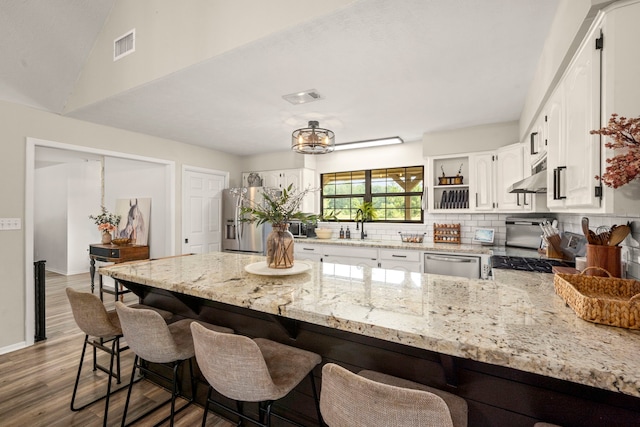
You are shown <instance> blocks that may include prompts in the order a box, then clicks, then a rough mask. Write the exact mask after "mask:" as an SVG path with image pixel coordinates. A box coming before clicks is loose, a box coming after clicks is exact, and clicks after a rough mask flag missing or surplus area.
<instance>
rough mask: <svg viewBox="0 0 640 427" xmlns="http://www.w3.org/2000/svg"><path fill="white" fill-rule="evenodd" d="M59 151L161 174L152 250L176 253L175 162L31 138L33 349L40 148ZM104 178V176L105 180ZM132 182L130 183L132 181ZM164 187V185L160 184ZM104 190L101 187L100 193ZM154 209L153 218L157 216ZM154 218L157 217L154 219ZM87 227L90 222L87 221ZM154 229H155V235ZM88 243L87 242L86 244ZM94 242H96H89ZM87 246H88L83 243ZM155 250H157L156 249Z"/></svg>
mask: <svg viewBox="0 0 640 427" xmlns="http://www.w3.org/2000/svg"><path fill="white" fill-rule="evenodd" d="M37 148H38V149H41V148H47V149H59V150H63V151H66V152H67V153H73V154H74V155H75V156H87V157H92V158H95V157H101V158H103V159H108V160H109V161H110V162H112V163H114V164H116V165H123V167H121V168H120V172H122V171H123V170H124V171H126V173H129V171H127V169H126V166H127V164H132V163H135V164H140V165H148V166H149V167H150V168H153V169H154V170H157V171H159V172H158V174H159V176H161V177H162V178H161V179H157V180H155V181H154V182H153V187H154V188H155V189H160V190H159V193H157V194H161V195H162V197H158V198H159V199H161V200H162V201H161V202H160V203H158V204H156V206H155V208H156V211H157V213H159V214H160V215H161V218H160V220H158V221H156V222H155V230H156V231H157V233H158V238H156V239H155V241H154V240H152V241H151V242H150V245H151V251H152V252H155V253H154V256H169V255H174V253H175V162H173V161H168V160H163V159H155V158H150V157H144V156H137V155H131V154H127V153H119V152H113V151H108V150H101V149H94V148H89V147H83V146H77V145H71V144H64V143H59V142H55V141H46V140H40V139H36V138H27V143H26V165H25V168H26V180H25V181H26V182H25V218H24V231H25V325H26V327H25V345H26V346H30V345H32V344H33V343H34V334H35V304H34V301H35V292H34V274H33V268H34V264H33V262H34V252H35V232H36V231H35V195H36V179H35V174H36V172H35V171H36V155H35V154H36V149H37ZM113 169H114V170H115V171H116V173H115V174H113V175H110V178H108V179H112V178H111V177H113V180H114V181H117V180H118V168H113ZM138 173H140V174H144V173H145V172H144V171H138ZM103 178H104V177H103ZM129 181H130V180H129ZM158 184H160V185H158ZM116 185H117V184H116ZM100 191H101V190H100V189H99V188H98V189H96V192H97V193H99V192H100ZM109 194H110V195H109V196H108V197H111V198H113V199H114V200H115V199H116V198H126V197H128V196H129V195H128V194H125V193H123V192H116V191H111V193H109ZM153 212H154V211H153V207H152V217H153ZM152 219H153V218H152ZM87 224H89V220H88V219H87ZM153 230H154V228H152V232H153ZM85 243H86V242H85ZM88 243H92V242H88ZM88 243H87V244H86V249H85V248H81V251H83V253H85V252H86V250H88ZM79 245H80V244H78V246H79ZM82 246H84V244H82ZM154 248H155V250H154ZM88 265H89V260H88V256H87V257H86V266H87V269H88Z"/></svg>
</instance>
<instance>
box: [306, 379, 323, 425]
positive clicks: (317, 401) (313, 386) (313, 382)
mask: <svg viewBox="0 0 640 427" xmlns="http://www.w3.org/2000/svg"><path fill="white" fill-rule="evenodd" d="M309 378H310V379H311V389H312V391H313V402H314V403H315V404H316V413H317V414H318V425H319V426H320V427H323V426H324V422H323V420H322V414H321V413H320V399H319V398H318V390H317V389H316V380H315V378H314V377H313V371H311V372H309Z"/></svg>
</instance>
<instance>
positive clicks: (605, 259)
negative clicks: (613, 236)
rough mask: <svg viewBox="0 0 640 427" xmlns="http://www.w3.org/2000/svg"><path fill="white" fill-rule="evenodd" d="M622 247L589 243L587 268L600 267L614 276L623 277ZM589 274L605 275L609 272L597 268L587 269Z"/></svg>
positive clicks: (586, 272)
mask: <svg viewBox="0 0 640 427" xmlns="http://www.w3.org/2000/svg"><path fill="white" fill-rule="evenodd" d="M621 251H622V248H621V247H620V246H607V245H591V244H587V268H588V267H600V268H603V269H605V270H607V271H608V272H609V273H611V276H612V277H622V257H621ZM584 274H586V275H588V276H605V277H607V274H606V273H604V272H603V271H598V270H597V269H594V268H592V269H590V270H587V271H585V273H584Z"/></svg>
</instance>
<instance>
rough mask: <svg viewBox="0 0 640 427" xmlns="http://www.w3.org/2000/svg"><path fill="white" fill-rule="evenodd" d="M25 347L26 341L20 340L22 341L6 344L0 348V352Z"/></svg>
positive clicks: (9, 351)
mask: <svg viewBox="0 0 640 427" xmlns="http://www.w3.org/2000/svg"><path fill="white" fill-rule="evenodd" d="M25 347H27V342H26V341H22V342H19V343H15V344H11V345H8V346H6V347H2V348H0V354H6V353H11V352H12V351H16V350H20V349H22V348H25Z"/></svg>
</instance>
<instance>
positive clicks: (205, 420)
mask: <svg viewBox="0 0 640 427" xmlns="http://www.w3.org/2000/svg"><path fill="white" fill-rule="evenodd" d="M212 389H213V387H211V386H209V389H208V390H207V400H205V401H204V414H202V427H205V426H206V424H207V413H208V412H209V401H210V400H211V390H212Z"/></svg>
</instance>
